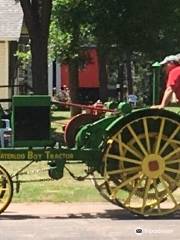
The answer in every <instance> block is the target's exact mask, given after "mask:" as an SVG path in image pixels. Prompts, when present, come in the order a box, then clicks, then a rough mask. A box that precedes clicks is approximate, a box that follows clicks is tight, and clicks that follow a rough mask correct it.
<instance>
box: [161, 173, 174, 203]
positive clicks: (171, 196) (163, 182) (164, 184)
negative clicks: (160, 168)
mask: <svg viewBox="0 0 180 240" xmlns="http://www.w3.org/2000/svg"><path fill="white" fill-rule="evenodd" d="M159 179H160V181H161V183H162V184H163V186H164V188H165V189H166V192H167V193H168V195H169V196H170V198H171V200H172V201H173V203H174V204H175V206H177V205H178V203H177V201H176V199H175V198H174V196H173V194H172V192H171V191H170V190H169V188H168V186H167V184H166V182H165V181H164V179H163V178H162V177H159Z"/></svg>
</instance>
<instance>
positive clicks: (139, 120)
mask: <svg viewBox="0 0 180 240" xmlns="http://www.w3.org/2000/svg"><path fill="white" fill-rule="evenodd" d="M110 131H111V133H112V135H111V137H110V138H109V140H108V142H107V148H106V151H105V154H104V158H103V161H104V180H105V182H106V185H107V189H108V192H109V198H110V199H112V201H113V202H115V203H116V204H119V205H121V206H123V207H124V208H127V209H128V210H130V211H132V212H134V213H136V214H140V215H143V216H152V215H165V214H169V213H172V212H174V211H176V210H178V209H179V206H180V203H179V200H180V190H179V185H180V116H179V115H177V114H175V113H172V112H169V111H165V110H158V109H148V110H141V111H137V112H134V113H132V114H130V115H129V116H127V117H124V118H123V119H120V120H119V122H118V121H117V122H116V124H115V126H114V127H113V128H112V129H111V130H110Z"/></svg>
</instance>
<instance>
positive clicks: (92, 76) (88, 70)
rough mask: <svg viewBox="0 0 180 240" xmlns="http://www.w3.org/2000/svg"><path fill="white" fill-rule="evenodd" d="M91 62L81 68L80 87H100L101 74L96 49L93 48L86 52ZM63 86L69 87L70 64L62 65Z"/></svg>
mask: <svg viewBox="0 0 180 240" xmlns="http://www.w3.org/2000/svg"><path fill="white" fill-rule="evenodd" d="M86 53H87V54H88V55H89V57H90V59H91V62H90V63H89V64H87V65H85V67H84V68H83V69H79V87H80V88H98V87H99V75H98V62H97V53H96V49H95V48H92V49H90V50H87V52H86ZM60 74H61V86H62V87H63V86H64V85H66V86H67V87H68V85H69V84H68V82H69V68H68V65H65V64H63V65H61V68H60Z"/></svg>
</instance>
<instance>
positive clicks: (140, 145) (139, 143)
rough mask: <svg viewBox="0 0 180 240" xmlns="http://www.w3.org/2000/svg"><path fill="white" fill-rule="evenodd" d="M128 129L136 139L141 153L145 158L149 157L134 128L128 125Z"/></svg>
mask: <svg viewBox="0 0 180 240" xmlns="http://www.w3.org/2000/svg"><path fill="white" fill-rule="evenodd" d="M127 128H128V129H129V131H130V133H131V134H132V136H133V137H134V139H135V141H136V142H137V144H138V146H139V147H140V149H141V151H142V152H143V153H144V155H145V156H147V155H148V153H147V151H146V149H145V148H144V146H143V144H142V143H141V141H140V140H139V138H138V136H137V135H136V133H135V132H134V130H133V128H132V127H131V126H130V125H128V126H127Z"/></svg>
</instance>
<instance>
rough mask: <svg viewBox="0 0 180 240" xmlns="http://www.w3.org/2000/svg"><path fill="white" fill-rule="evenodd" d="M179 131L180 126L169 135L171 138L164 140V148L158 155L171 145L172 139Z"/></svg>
mask: <svg viewBox="0 0 180 240" xmlns="http://www.w3.org/2000/svg"><path fill="white" fill-rule="evenodd" d="M179 130H180V126H179V127H177V128H176V129H175V131H174V132H173V133H172V134H171V136H170V137H169V138H168V139H167V140H166V143H165V144H164V146H163V147H162V148H161V151H160V152H159V154H160V155H161V154H162V153H163V152H164V150H165V149H166V148H167V147H168V145H170V144H171V143H172V139H173V138H174V136H176V134H177V133H178V132H179Z"/></svg>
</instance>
